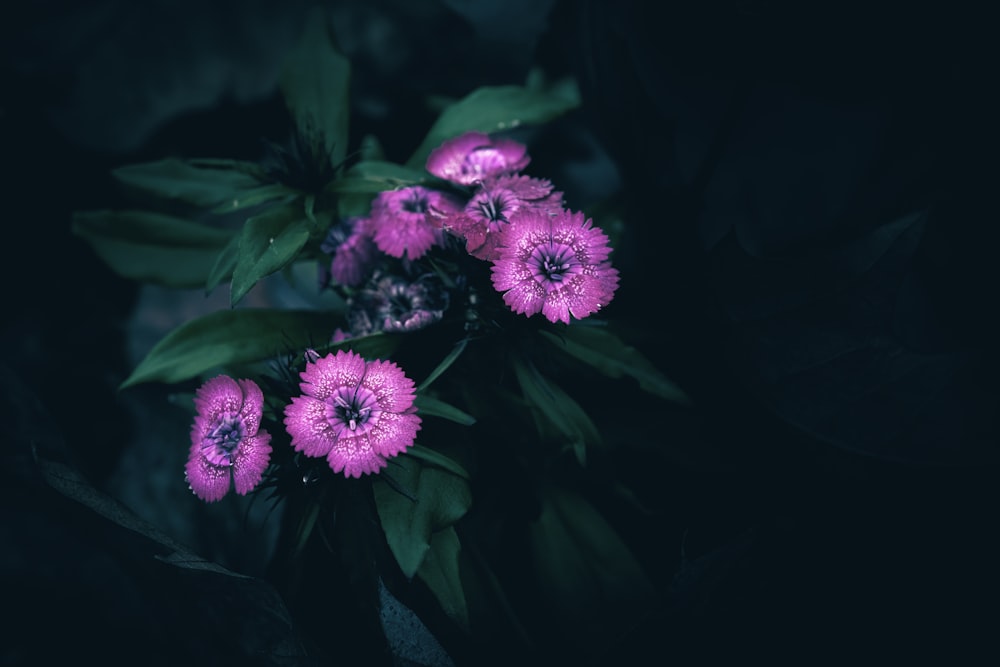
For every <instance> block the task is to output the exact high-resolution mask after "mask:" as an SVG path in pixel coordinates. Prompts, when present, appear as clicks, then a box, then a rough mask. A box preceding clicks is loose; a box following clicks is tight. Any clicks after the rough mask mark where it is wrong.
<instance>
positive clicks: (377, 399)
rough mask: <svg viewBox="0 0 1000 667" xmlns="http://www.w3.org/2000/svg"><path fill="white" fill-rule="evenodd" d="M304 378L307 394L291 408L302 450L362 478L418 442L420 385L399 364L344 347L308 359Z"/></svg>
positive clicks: (289, 423)
mask: <svg viewBox="0 0 1000 667" xmlns="http://www.w3.org/2000/svg"><path fill="white" fill-rule="evenodd" d="M301 377H302V383H301V384H300V385H299V386H300V387H301V388H302V394H303V395H302V396H296V397H294V398H292V402H291V403H290V404H289V405H288V406H287V407H285V427H286V429H287V430H288V433H289V435H291V436H292V447H294V448H295V450H296V451H299V452H302V453H303V454H305V455H306V456H316V457H319V456H325V457H326V460H327V462H328V463H329V464H330V467H331V468H332V469H333V471H334V472H338V473H339V472H341V471H343V473H344V475H346V476H347V477H361V475H362V474H369V473H377V472H378V471H379V470H381V469H382V468H384V467H385V466H386V465H387V461H386V459H388V458H391V457H393V456H396V455H398V454H400V453H401V452H404V451H406V449H407V448H408V447H410V446H411V445H412V444H413V441H414V439H415V438H416V436H417V431H418V430H420V417H418V416H417V415H416V414H414V413H415V412H416V408H414V406H413V399H414V392H415V389H414V384H413V380H411V379H410V378H408V377H406V375H404V374H403V371H402V370H401V369H400V368H399V367H398V366H396V364H394V363H392V362H389V361H380V360H376V361H365V359H364V358H363V357H361V355H359V354H355V353H354V352H351V351H344V350H341V351H339V352H337V354H336V355H333V354H328V355H326V356H325V357H322V358H320V359H317V360H316V361H315V362H312V363H307V364H306V369H305V370H304V371H303V372H302V373H301Z"/></svg>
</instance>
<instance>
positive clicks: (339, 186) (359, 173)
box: [328, 160, 435, 193]
mask: <svg viewBox="0 0 1000 667" xmlns="http://www.w3.org/2000/svg"><path fill="white" fill-rule="evenodd" d="M432 180H435V179H434V178H433V177H432V176H431V175H430V174H428V173H427V172H426V171H423V170H421V169H414V168H412V167H405V166H403V165H400V164H396V163H394V162H386V161H384V160H368V161H365V162H358V163H357V164H356V165H354V166H353V167H351V168H350V169H348V170H347V172H346V173H344V175H343V176H342V177H341V178H338V179H337V180H335V181H334V182H333V183H331V184H330V187H329V188H328V189H329V190H331V191H333V192H351V193H376V192H382V191H383V190H392V189H395V188H401V187H406V186H410V185H424V184H426V183H429V182H430V181H432Z"/></svg>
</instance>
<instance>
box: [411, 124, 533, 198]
mask: <svg viewBox="0 0 1000 667" xmlns="http://www.w3.org/2000/svg"><path fill="white" fill-rule="evenodd" d="M529 162H531V158H530V157H528V154H527V147H525V145H524V144H521V143H518V142H516V141H514V140H512V139H503V138H500V139H494V138H491V137H490V136H489V135H488V134H484V133H483V132H466V133H465V134H463V135H460V136H458V137H455V138H454V139H449V140H447V141H445V142H444V143H442V144H441V145H440V146H438V147H437V148H435V149H434V150H433V151H431V154H430V155H429V156H428V157H427V164H426V167H427V171H429V172H430V173H432V174H434V175H435V176H437V177H438V178H443V179H444V180H446V181H451V182H452V183H457V184H459V185H473V184H474V183H479V182H481V181H483V180H485V179H487V178H489V177H491V176H499V175H501V174H510V173H514V172H516V171H520V170H521V169H524V168H525V167H526V166H528V163H529Z"/></svg>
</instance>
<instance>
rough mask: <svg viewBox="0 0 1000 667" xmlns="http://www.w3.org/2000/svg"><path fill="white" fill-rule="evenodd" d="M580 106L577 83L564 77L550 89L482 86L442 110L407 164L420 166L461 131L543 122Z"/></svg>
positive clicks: (479, 130) (489, 130) (489, 129)
mask: <svg viewBox="0 0 1000 667" xmlns="http://www.w3.org/2000/svg"><path fill="white" fill-rule="evenodd" d="M579 105H580V92H579V90H578V89H577V86H576V82H575V81H573V80H572V79H565V80H563V81H559V82H556V83H555V84H554V85H552V86H551V87H549V88H539V87H530V88H529V87H525V86H484V87H482V88H479V89H477V90H474V91H473V92H472V93H470V94H469V95H468V96H466V97H464V98H463V99H461V100H459V101H458V102H455V103H454V104H452V105H451V106H449V107H448V108H447V109H445V110H444V111H443V112H442V113H441V115H440V116H439V117H438V119H437V121H436V122H435V123H434V125H433V126H432V127H431V129H430V132H428V133H427V136H426V137H425V138H424V140H423V142H422V143H421V144H420V146H419V148H417V150H416V151H415V152H414V153H413V155H412V156H411V157H410V159H409V160H408V161H407V162H406V166H408V167H412V168H414V169H422V168H423V167H424V164H425V163H426V162H427V156H428V155H430V153H431V151H432V150H434V149H435V148H437V147H438V146H439V145H441V142H443V141H445V140H446V139H451V138H452V137H456V136H458V135H460V134H462V133H464V132H469V131H478V132H487V133H489V132H497V131H500V130H505V129H510V128H515V127H518V126H520V125H528V124H533V123H544V122H546V121H548V120H552V119H553V118H556V117H557V116H560V115H562V114H564V113H566V112H567V111H570V110H572V109H575V108H576V107H578V106H579Z"/></svg>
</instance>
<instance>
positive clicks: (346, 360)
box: [299, 350, 366, 400]
mask: <svg viewBox="0 0 1000 667" xmlns="http://www.w3.org/2000/svg"><path fill="white" fill-rule="evenodd" d="M365 365H366V364H365V360H364V357H362V356H361V355H360V354H356V353H354V352H352V351H350V350H339V351H338V352H337V354H336V355H334V354H332V353H331V354H328V355H326V356H325V357H322V358H320V359H317V360H316V362H315V363H311V364H306V369H305V370H304V371H302V373H301V374H300V376H301V378H302V383H301V384H300V385H299V386H300V387H301V389H302V393H303V394H305V395H306V396H312V397H314V398H318V399H320V400H324V399H326V398H329V397H330V396H332V395H333V394H334V393H335V392H336V390H337V389H340V388H341V387H351V388H354V387H357V386H358V384H359V383H360V382H361V378H363V377H364V375H365Z"/></svg>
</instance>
